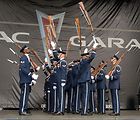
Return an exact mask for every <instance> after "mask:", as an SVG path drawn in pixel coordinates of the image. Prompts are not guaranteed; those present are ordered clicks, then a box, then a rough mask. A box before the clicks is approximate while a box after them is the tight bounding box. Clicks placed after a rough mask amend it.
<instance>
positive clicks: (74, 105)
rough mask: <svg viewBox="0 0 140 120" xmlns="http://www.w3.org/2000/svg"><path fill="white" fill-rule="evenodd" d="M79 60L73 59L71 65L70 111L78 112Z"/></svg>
mask: <svg viewBox="0 0 140 120" xmlns="http://www.w3.org/2000/svg"><path fill="white" fill-rule="evenodd" d="M79 62H80V60H74V61H73V63H74V64H73V66H72V106H71V107H72V113H73V114H78V113H79V111H80V105H79V103H78V102H79V100H78V99H79V85H78V71H79Z"/></svg>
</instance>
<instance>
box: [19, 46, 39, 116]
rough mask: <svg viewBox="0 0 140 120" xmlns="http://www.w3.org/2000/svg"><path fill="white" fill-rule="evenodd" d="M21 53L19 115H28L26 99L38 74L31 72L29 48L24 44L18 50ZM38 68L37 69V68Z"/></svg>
mask: <svg viewBox="0 0 140 120" xmlns="http://www.w3.org/2000/svg"><path fill="white" fill-rule="evenodd" d="M20 52H21V53H23V55H22V56H21V58H20V65H19V77H20V81H19V84H20V89H21V94H20V101H19V115H29V114H28V100H29V94H30V92H31V86H32V85H34V84H36V80H37V78H38V75H36V74H35V73H32V72H33V70H31V67H32V63H31V61H30V58H29V53H30V50H29V48H28V47H27V46H26V45H25V46H23V47H22V48H21V50H20ZM38 70H39V69H38Z"/></svg>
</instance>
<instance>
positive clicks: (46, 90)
mask: <svg viewBox="0 0 140 120" xmlns="http://www.w3.org/2000/svg"><path fill="white" fill-rule="evenodd" d="M42 69H43V72H44V74H45V76H46V78H45V83H44V100H45V104H46V107H45V109H44V112H50V101H51V100H50V92H51V83H50V80H49V79H50V76H51V69H52V68H50V67H49V65H48V60H47V58H45V64H44V65H42Z"/></svg>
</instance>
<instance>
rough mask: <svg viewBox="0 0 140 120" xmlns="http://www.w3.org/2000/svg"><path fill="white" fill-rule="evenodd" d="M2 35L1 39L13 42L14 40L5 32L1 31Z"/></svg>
mask: <svg viewBox="0 0 140 120" xmlns="http://www.w3.org/2000/svg"><path fill="white" fill-rule="evenodd" d="M0 35H1V36H2V37H0V40H5V41H6V42H12V40H11V39H10V38H9V37H8V36H7V35H6V33H5V32H3V31H0Z"/></svg>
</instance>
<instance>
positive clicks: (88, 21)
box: [79, 2, 93, 32]
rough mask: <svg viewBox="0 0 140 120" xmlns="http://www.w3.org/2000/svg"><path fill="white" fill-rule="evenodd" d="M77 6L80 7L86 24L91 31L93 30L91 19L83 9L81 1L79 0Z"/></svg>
mask: <svg viewBox="0 0 140 120" xmlns="http://www.w3.org/2000/svg"><path fill="white" fill-rule="evenodd" d="M79 8H80V10H81V12H82V14H83V15H84V17H85V19H86V22H87V24H88V25H89V26H90V29H91V32H93V25H92V22H91V19H90V17H89V15H88V12H87V11H86V9H85V6H84V4H83V2H79Z"/></svg>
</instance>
